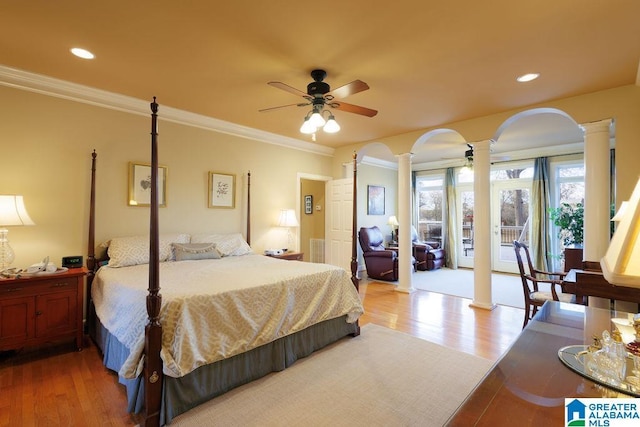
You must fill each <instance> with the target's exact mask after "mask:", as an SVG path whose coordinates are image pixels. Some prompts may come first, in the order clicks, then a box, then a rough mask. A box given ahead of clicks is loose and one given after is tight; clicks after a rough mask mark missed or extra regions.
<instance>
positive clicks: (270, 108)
mask: <svg viewBox="0 0 640 427" xmlns="http://www.w3.org/2000/svg"><path fill="white" fill-rule="evenodd" d="M305 105H310V104H309V103H304V104H300V103H299V104H287V105H280V106H278V107H269V108H263V109H262V110H258V112H260V113H265V112H268V111H273V110H279V109H280V108H286V107H294V106H295V107H304V106H305Z"/></svg>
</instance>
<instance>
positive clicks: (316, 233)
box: [300, 179, 326, 261]
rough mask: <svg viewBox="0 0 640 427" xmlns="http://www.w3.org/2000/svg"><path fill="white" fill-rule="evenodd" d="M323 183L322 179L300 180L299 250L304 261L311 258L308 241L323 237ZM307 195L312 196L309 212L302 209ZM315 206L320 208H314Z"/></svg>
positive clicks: (324, 203) (324, 205)
mask: <svg viewBox="0 0 640 427" xmlns="http://www.w3.org/2000/svg"><path fill="white" fill-rule="evenodd" d="M325 185H326V183H325V182H324V181H314V180H310V179H302V180H300V251H301V252H304V260H305V261H310V260H311V257H310V254H311V250H310V244H309V241H310V240H311V239H324V238H325V230H324V223H325V212H326V201H325ZM307 195H310V196H312V197H313V205H312V213H311V214H306V213H305V210H304V208H305V206H304V196H307ZM317 207H319V208H320V209H319V210H316V208H317Z"/></svg>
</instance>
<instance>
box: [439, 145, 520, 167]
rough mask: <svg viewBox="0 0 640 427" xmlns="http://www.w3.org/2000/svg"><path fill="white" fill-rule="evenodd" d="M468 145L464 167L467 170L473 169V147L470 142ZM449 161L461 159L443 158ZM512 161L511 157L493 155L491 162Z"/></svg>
mask: <svg viewBox="0 0 640 427" xmlns="http://www.w3.org/2000/svg"><path fill="white" fill-rule="evenodd" d="M466 144H467V147H468V148H467V150H466V151H465V152H464V166H465V167H467V168H470V169H471V168H473V145H471V144H469V143H468V142H467V143H466ZM449 159H456V160H458V159H460V158H459V157H443V160H449ZM507 160H510V157H509V156H495V155H492V156H491V157H490V161H491V162H501V161H507Z"/></svg>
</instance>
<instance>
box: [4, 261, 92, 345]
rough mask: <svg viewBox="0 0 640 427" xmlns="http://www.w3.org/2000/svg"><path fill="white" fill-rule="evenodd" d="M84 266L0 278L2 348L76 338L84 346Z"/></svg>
mask: <svg viewBox="0 0 640 427" xmlns="http://www.w3.org/2000/svg"><path fill="white" fill-rule="evenodd" d="M86 274H87V270H86V269H84V268H70V269H69V270H68V271H65V272H62V273H57V274H44V275H32V276H28V277H21V278H17V279H15V278H12V279H0V351H4V350H14V349H19V348H22V347H26V346H32V345H40V344H45V343H49V342H53V341H60V340H63V339H69V338H75V341H76V347H77V348H78V350H80V349H82V339H83V329H82V315H83V307H84V297H83V290H84V276H85V275H86Z"/></svg>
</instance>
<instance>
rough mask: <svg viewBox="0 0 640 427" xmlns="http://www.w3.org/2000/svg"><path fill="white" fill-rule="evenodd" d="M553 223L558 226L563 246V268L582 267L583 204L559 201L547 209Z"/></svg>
mask: <svg viewBox="0 0 640 427" xmlns="http://www.w3.org/2000/svg"><path fill="white" fill-rule="evenodd" d="M549 216H550V218H551V221H553V224H554V225H556V226H558V227H560V230H559V231H558V238H559V239H560V241H561V242H562V247H563V248H564V269H565V271H568V270H570V269H572V268H582V244H583V242H584V205H583V204H582V203H576V204H575V205H572V204H569V203H561V204H560V206H559V207H557V208H550V209H549Z"/></svg>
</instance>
